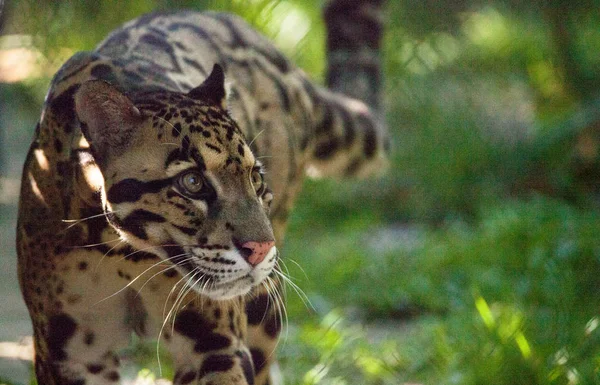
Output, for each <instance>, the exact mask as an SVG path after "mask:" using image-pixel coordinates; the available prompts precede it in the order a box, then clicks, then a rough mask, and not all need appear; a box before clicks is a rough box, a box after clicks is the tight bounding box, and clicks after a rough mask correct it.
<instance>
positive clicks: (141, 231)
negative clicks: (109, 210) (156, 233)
mask: <svg viewBox="0 0 600 385" xmlns="http://www.w3.org/2000/svg"><path fill="white" fill-rule="evenodd" d="M165 221H166V219H165V218H164V217H162V216H161V215H158V214H155V213H153V212H150V211H148V210H143V209H138V210H135V211H133V212H132V213H131V214H129V215H128V216H126V217H125V219H123V220H122V221H120V223H119V225H120V227H122V228H123V230H125V231H128V232H130V233H131V234H133V235H135V236H136V237H138V238H140V239H148V234H146V229H145V228H144V225H145V224H146V223H149V222H156V223H162V222H165Z"/></svg>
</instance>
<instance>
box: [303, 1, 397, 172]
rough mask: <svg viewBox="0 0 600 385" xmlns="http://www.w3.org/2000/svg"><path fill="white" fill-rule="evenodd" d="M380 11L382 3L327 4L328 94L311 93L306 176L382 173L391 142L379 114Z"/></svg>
mask: <svg viewBox="0 0 600 385" xmlns="http://www.w3.org/2000/svg"><path fill="white" fill-rule="evenodd" d="M382 7H383V1H382V0H352V1H348V0H332V1H331V2H329V4H328V5H327V7H326V8H325V22H326V25H327V29H328V31H327V32H328V34H327V61H328V69H327V78H326V82H327V86H328V87H329V89H330V90H331V91H329V90H326V89H322V88H319V89H316V90H314V92H313V96H314V98H313V101H314V105H313V111H314V116H315V118H316V121H315V125H314V131H313V138H312V139H313V140H312V142H313V147H312V152H311V154H312V157H311V159H310V160H309V169H308V171H309V175H310V174H311V172H312V173H314V174H317V175H331V176H367V175H372V174H377V173H381V172H382V171H384V170H385V168H386V165H387V155H388V153H389V150H390V138H389V135H388V132H387V127H386V124H385V121H384V119H383V112H382V109H381V94H382V92H381V88H382V74H381V58H380V52H381V49H380V48H381V37H382V33H383V8H382ZM332 91H333V92H332Z"/></svg>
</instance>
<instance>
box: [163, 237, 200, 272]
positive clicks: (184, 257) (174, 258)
mask: <svg viewBox="0 0 600 385" xmlns="http://www.w3.org/2000/svg"><path fill="white" fill-rule="evenodd" d="M174 243H175V241H173V240H171V241H169V242H167V244H168V245H173V244H174ZM163 250H164V251H165V252H166V253H167V255H168V256H169V261H170V262H171V263H172V264H174V265H177V266H178V267H180V268H182V269H184V270H187V271H192V270H193V269H194V265H193V264H192V262H191V261H190V260H189V255H188V254H187V253H186V252H185V251H184V250H183V247H181V246H163Z"/></svg>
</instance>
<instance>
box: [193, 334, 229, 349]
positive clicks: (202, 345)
mask: <svg viewBox="0 0 600 385" xmlns="http://www.w3.org/2000/svg"><path fill="white" fill-rule="evenodd" d="M229 345H231V340H230V339H229V337H226V336H224V335H221V334H218V333H212V332H208V333H206V334H205V335H204V336H203V337H202V339H200V340H197V341H196V345H194V351H195V352H196V353H207V352H211V351H215V350H219V349H225V348H226V347H229Z"/></svg>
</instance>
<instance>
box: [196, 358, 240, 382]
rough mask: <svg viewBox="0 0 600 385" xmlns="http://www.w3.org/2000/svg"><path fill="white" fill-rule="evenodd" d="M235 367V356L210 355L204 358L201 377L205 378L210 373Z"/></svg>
mask: <svg viewBox="0 0 600 385" xmlns="http://www.w3.org/2000/svg"><path fill="white" fill-rule="evenodd" d="M231 368H233V358H232V357H231V356H228V355H225V354H218V355H214V356H210V357H208V358H206V359H205V360H204V362H203V363H202V367H201V368H200V372H199V373H198V374H199V376H200V378H203V377H204V376H206V375H207V374H209V373H213V372H226V371H228V370H230V369H231Z"/></svg>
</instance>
